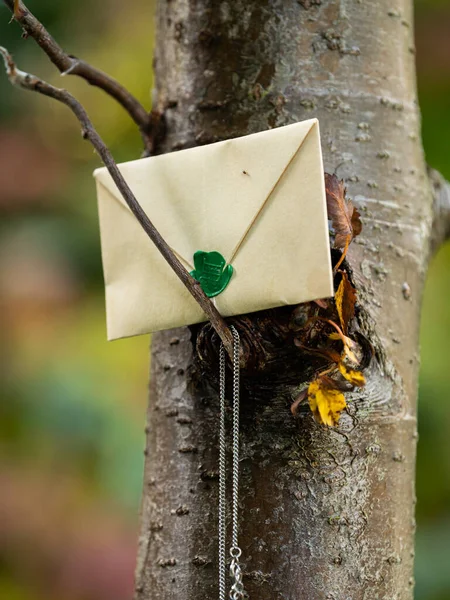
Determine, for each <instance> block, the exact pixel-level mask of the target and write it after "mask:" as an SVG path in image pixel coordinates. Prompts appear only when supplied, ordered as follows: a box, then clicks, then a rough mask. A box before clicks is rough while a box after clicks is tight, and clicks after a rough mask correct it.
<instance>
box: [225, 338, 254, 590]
mask: <svg viewBox="0 0 450 600" xmlns="http://www.w3.org/2000/svg"><path fill="white" fill-rule="evenodd" d="M231 332H232V334H233V342H234V343H233V435H232V508H231V515H232V529H231V548H230V555H231V564H230V577H231V589H230V593H229V599H230V600H242V599H244V598H248V595H247V593H246V591H245V589H244V584H243V582H242V569H241V566H240V562H239V559H240V557H241V554H242V550H241V549H240V548H239V544H238V534H239V520H238V518H239V387H240V382H239V354H240V351H239V348H240V340H239V334H238V332H237V330H236V328H235V327H233V326H231ZM219 384H220V425H219V600H226V530H227V525H226V430H225V349H224V347H223V344H221V346H220V361H219Z"/></svg>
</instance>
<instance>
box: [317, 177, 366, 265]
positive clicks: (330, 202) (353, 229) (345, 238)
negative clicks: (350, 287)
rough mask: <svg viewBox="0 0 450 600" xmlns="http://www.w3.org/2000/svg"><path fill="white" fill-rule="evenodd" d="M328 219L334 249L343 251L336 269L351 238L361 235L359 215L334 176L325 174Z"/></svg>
mask: <svg viewBox="0 0 450 600" xmlns="http://www.w3.org/2000/svg"><path fill="white" fill-rule="evenodd" d="M325 189H326V196H327V211H328V218H329V219H330V221H331V224H332V226H333V229H334V233H335V237H334V247H335V248H340V249H341V250H343V252H342V256H341V258H340V260H339V262H338V264H337V265H336V267H335V269H338V268H339V266H340V265H341V263H342V261H343V260H344V258H345V255H346V254H347V250H348V247H349V245H350V243H351V242H352V240H353V238H355V237H356V236H357V235H359V234H360V233H361V230H362V223H361V215H360V214H359V211H358V209H357V208H356V207H354V206H353V203H352V202H351V200H347V199H346V198H345V186H344V181H343V180H342V179H338V177H337V176H336V175H334V174H333V175H330V174H329V173H325Z"/></svg>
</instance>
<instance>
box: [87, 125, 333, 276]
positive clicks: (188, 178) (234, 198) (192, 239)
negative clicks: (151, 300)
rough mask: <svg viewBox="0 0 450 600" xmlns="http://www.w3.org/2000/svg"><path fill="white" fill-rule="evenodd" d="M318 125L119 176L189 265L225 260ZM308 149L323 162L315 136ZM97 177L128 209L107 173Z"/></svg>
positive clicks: (159, 160)
mask: <svg viewBox="0 0 450 600" xmlns="http://www.w3.org/2000/svg"><path fill="white" fill-rule="evenodd" d="M317 124H318V122H317V120H316V119H311V120H309V121H303V122H301V123H295V124H293V125H289V126H286V127H282V128H278V129H272V130H268V131H263V132H260V133H256V134H252V135H248V136H245V137H241V138H236V139H231V140H226V141H223V142H218V143H216V144H211V145H208V146H201V147H196V148H192V149H189V150H181V151H179V152H174V153H171V154H164V155H161V156H156V157H150V158H144V159H141V160H135V161H131V162H128V163H124V164H121V165H120V170H121V172H122V175H123V176H124V178H125V180H126V181H127V183H128V185H129V186H130V188H131V190H132V191H133V193H134V194H135V196H136V198H137V200H138V202H139V203H140V204H141V206H142V208H143V209H144V211H145V212H146V214H147V215H148V217H149V218H150V220H151V221H152V222H153V224H154V225H155V227H156V228H157V229H158V230H159V232H160V233H161V235H162V236H163V237H164V238H165V239H166V240H167V242H168V244H169V245H170V246H171V247H172V248H173V249H174V250H175V251H176V252H177V253H178V254H179V255H180V256H181V257H183V258H184V259H185V261H186V263H187V265H188V266H191V265H192V262H193V259H192V257H193V254H194V253H195V252H196V251H197V250H205V251H212V250H216V251H218V252H220V253H221V254H222V255H223V256H224V257H225V258H226V259H228V257H229V256H230V254H231V252H232V250H233V248H234V247H235V245H236V243H237V242H238V241H239V239H240V238H241V236H242V235H243V234H244V232H245V229H246V228H247V227H248V225H249V224H250V223H251V221H252V219H253V217H254V216H255V214H257V212H258V210H259V209H260V208H261V206H262V204H263V202H264V201H265V199H266V198H267V196H268V195H269V194H270V193H271V190H272V188H274V186H276V185H277V182H278V180H280V179H281V178H282V177H283V176H284V175H283V174H284V172H285V171H286V172H287V168H288V166H289V165H290V163H291V161H292V160H293V158H294V157H296V156H297V155H298V153H299V151H300V150H301V147H302V144H303V142H304V140H305V139H306V138H307V137H308V134H309V133H310V132H311V131H312V130H313V129H314V128H317ZM308 148H309V152H313V153H314V154H315V155H316V158H317V160H318V161H320V160H321V154H320V142H319V136H318V134H317V135H316V136H314V141H313V143H312V145H311V144H309V146H308ZM94 175H95V177H96V180H97V183H98V184H99V185H101V186H103V187H104V188H106V190H108V192H109V193H110V194H111V195H112V196H113V197H114V198H115V200H117V201H118V202H120V203H121V204H123V205H124V206H126V204H125V202H124V200H123V199H122V197H121V194H120V192H119V191H118V189H117V187H116V185H115V184H114V182H113V180H112V179H111V176H110V175H109V173H108V171H107V170H106V168H101V169H97V170H96V171H95V173H94ZM319 189H322V188H321V187H320V186H319ZM127 208H128V207H127Z"/></svg>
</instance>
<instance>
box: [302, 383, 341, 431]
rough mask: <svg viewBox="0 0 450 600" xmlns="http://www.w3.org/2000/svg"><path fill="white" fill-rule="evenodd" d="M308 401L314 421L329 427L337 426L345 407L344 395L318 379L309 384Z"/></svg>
mask: <svg viewBox="0 0 450 600" xmlns="http://www.w3.org/2000/svg"><path fill="white" fill-rule="evenodd" d="M308 400H309V406H310V408H311V410H312V413H313V415H314V418H315V419H316V421H317V422H318V423H321V424H323V425H328V426H329V427H333V426H335V425H337V424H338V422H339V417H340V414H341V412H342V411H343V410H344V408H345V407H346V406H347V403H346V402H345V398H344V394H343V393H342V392H340V391H339V390H337V389H335V388H333V387H330V386H329V384H328V382H327V381H325V380H323V379H320V378H319V379H316V380H314V381H312V382H311V383H310V384H309V387H308Z"/></svg>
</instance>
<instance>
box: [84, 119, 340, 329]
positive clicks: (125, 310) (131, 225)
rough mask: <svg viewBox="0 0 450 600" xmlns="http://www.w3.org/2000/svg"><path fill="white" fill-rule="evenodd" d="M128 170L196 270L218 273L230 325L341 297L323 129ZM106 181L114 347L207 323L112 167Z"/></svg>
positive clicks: (258, 138)
mask: <svg viewBox="0 0 450 600" xmlns="http://www.w3.org/2000/svg"><path fill="white" fill-rule="evenodd" d="M119 169H120V171H121V173H122V175H123V176H124V178H125V180H126V181H127V183H128V184H129V186H130V188H131V190H132V191H133V193H134V194H135V196H136V198H137V200H138V202H139V203H140V204H141V206H142V207H143V209H144V211H145V212H146V214H147V215H148V217H149V219H150V220H151V221H152V222H153V224H154V225H155V227H156V228H157V229H158V231H159V232H160V233H161V235H162V236H163V237H164V238H165V239H166V241H167V242H168V244H169V246H170V247H171V248H172V249H173V251H174V252H175V253H176V255H177V256H178V258H179V259H180V260H181V262H182V263H183V264H184V265H185V267H186V268H187V269H188V270H189V271H190V272H192V273H193V274H194V275H195V276H197V278H198V279H199V280H200V281H202V279H201V277H200V278H199V277H198V274H199V273H200V275H201V274H202V273H203V274H205V273H206V275H208V272H209V275H211V273H212V277H213V280H211V279H210V280H209V281H210V282H211V281H213V288H214V290H213V292H214V291H217V290H218V289H219V288H218V287H217V286H216V287H214V286H215V283H216V280H214V277H215V275H217V278H219V277H222V284H224V283H225V284H226V285H225V287H224V288H223V290H221V291H220V292H219V293H217V294H215V295H214V294H213V296H212V298H211V300H212V301H213V302H214V303H215V305H216V307H217V309H218V310H219V312H220V313H221V314H222V315H223V316H224V317H228V316H232V315H239V314H245V313H249V312H254V311H258V310H263V309H268V308H273V307H277V306H283V305H291V304H298V303H301V302H307V301H310V300H314V299H317V298H325V297H330V296H332V295H333V278H332V267H331V258H330V245H329V238H328V221H327V211H326V200H325V187H324V173H323V165H322V154H321V147H320V136H319V123H318V121H317V120H316V119H311V120H308V121H303V122H300V123H295V124H293V125H287V126H284V127H279V128H276V129H271V130H268V131H263V132H260V133H255V134H252V135H248V136H244V137H240V138H235V139H230V140H226V141H222V142H218V143H215V144H211V145H207V146H201V147H197V148H192V149H188V150H181V151H178V152H174V153H171V154H164V155H161V156H155V157H150V158H144V159H140V160H134V161H131V162H127V163H124V164H121V165H119ZM94 176H95V179H96V184H97V193H98V207H99V220H100V234H101V247H102V261H103V271H104V280H105V288H106V314H107V331H108V339H117V338H123V337H128V336H133V335H139V334H144V333H149V332H153V331H158V330H161V329H170V328H172V327H179V326H182V325H190V324H194V323H200V322H202V321H205V320H206V316H205V314H204V313H203V311H202V310H201V308H200V307H199V306H198V304H197V303H196V302H195V300H194V299H193V298H192V296H191V295H190V293H189V292H188V290H187V289H186V288H185V287H184V285H183V284H182V283H181V281H180V280H179V279H178V277H177V276H176V275H175V274H174V273H173V271H172V270H171V268H170V267H169V265H168V264H167V263H166V261H165V260H164V258H163V257H162V256H161V255H160V253H159V251H158V250H157V249H156V247H155V246H154V245H153V243H152V242H151V240H150V239H149V238H148V236H147V235H146V233H145V232H144V231H143V230H142V228H141V226H140V224H139V223H138V221H137V220H136V218H135V217H134V215H133V214H132V213H131V211H130V210H129V208H128V206H127V205H126V203H125V201H124V200H123V199H122V197H121V194H120V192H119V191H118V189H117V187H116V185H115V184H114V182H113V180H112V179H111V177H110V175H109V173H108V171H107V170H106V168H101V169H97V170H96V171H95V173H94ZM196 253H197V254H196ZM194 255H196V258H195V259H194ZM218 257H223V262H222V263H221V262H220V259H219V258H218ZM194 263H195V264H194ZM213 263H214V264H213ZM230 264H231V267H232V268H231V267H230V266H229V265H230ZM222 267H223V269H222V271H221V268H222ZM208 269H209V271H208ZM225 271H227V273H225ZM209 275H208V276H209ZM203 283H204V282H203ZM203 283H202V287H203ZM219 287H221V286H219ZM204 289H205V288H204Z"/></svg>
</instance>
